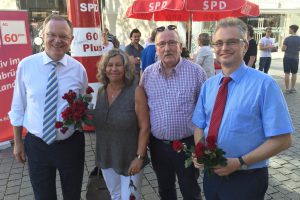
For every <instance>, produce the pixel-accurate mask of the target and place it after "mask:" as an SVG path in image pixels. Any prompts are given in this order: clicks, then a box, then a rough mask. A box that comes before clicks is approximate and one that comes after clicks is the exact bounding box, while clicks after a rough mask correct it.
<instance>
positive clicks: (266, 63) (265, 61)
mask: <svg viewBox="0 0 300 200" xmlns="http://www.w3.org/2000/svg"><path fill="white" fill-rule="evenodd" d="M270 66H271V57H260V58H259V71H264V73H266V74H267V73H268V71H269V69H270Z"/></svg>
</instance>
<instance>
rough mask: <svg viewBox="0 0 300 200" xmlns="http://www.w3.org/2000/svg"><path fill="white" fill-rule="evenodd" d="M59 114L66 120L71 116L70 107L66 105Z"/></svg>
mask: <svg viewBox="0 0 300 200" xmlns="http://www.w3.org/2000/svg"><path fill="white" fill-rule="evenodd" d="M61 116H62V118H63V119H64V120H68V119H70V118H72V109H71V108H70V107H67V108H66V109H65V110H64V111H63V112H62V113H61Z"/></svg>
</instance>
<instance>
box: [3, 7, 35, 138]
mask: <svg viewBox="0 0 300 200" xmlns="http://www.w3.org/2000/svg"><path fill="white" fill-rule="evenodd" d="M31 53H32V48H31V42H30V33H29V24H28V14H27V12H26V11H0V99H1V109H0V142H3V141H6V140H11V139H12V138H13V128H12V126H11V124H10V121H9V118H8V114H7V113H8V112H9V110H10V107H11V100H12V96H13V89H14V80H15V76H16V69H17V65H18V64H19V62H20V61H21V60H22V59H23V58H24V57H27V56H29V55H31Z"/></svg>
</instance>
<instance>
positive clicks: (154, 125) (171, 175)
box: [140, 25, 206, 200]
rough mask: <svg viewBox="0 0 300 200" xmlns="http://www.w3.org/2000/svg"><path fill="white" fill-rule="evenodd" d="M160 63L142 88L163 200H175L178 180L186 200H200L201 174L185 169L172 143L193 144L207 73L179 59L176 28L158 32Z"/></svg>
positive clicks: (144, 79) (146, 73)
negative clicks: (194, 117)
mask: <svg viewBox="0 0 300 200" xmlns="http://www.w3.org/2000/svg"><path fill="white" fill-rule="evenodd" d="M155 43H156V52H157V55H158V57H159V61H157V62H156V63H154V64H152V65H150V66H149V67H147V68H146V70H145V71H144V73H143V76H142V78H141V82H140V85H142V86H143V87H144V89H145V91H146V94H147V97H148V105H149V109H150V123H151V133H152V134H151V138H150V144H149V147H150V154H151V160H152V165H153V169H154V171H155V173H156V176H157V180H158V186H159V194H160V196H161V199H162V200H175V199H177V196H176V188H175V180H176V178H175V176H176V175H177V179H178V182H179V187H180V191H181V193H182V196H183V198H184V200H194V199H197V200H198V199H201V191H200V187H199V184H198V183H197V178H198V177H199V171H198V170H197V169H195V168H194V166H190V167H188V168H185V166H184V161H185V159H186V158H185V155H184V152H180V153H177V152H176V151H174V150H173V149H172V141H174V140H181V141H182V142H184V143H186V144H187V145H188V146H189V145H193V144H194V138H193V129H194V127H193V125H192V122H191V117H192V113H193V111H194V108H195V105H196V102H197V98H198V95H199V93H200V88H201V86H202V84H203V83H204V81H205V80H206V74H205V72H204V70H203V69H202V68H201V67H200V66H199V65H197V64H194V63H192V62H190V61H188V60H186V59H184V58H181V57H180V54H181V47H182V44H181V42H180V38H179V35H178V32H177V31H176V26H174V25H169V26H167V27H159V28H157V35H156V38H155Z"/></svg>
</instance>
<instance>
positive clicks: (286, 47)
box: [281, 25, 300, 93]
mask: <svg viewBox="0 0 300 200" xmlns="http://www.w3.org/2000/svg"><path fill="white" fill-rule="evenodd" d="M298 28H299V27H298V26H297V25H291V26H290V29H289V33H290V34H291V35H290V36H288V37H287V38H285V39H284V41H283V45H282V48H281V50H282V51H284V57H283V71H284V74H285V76H284V83H285V92H286V93H294V92H296V89H295V84H296V80H297V72H298V65H299V51H300V36H299V35H296V33H297V31H298ZM290 73H292V77H291V87H290Z"/></svg>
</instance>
